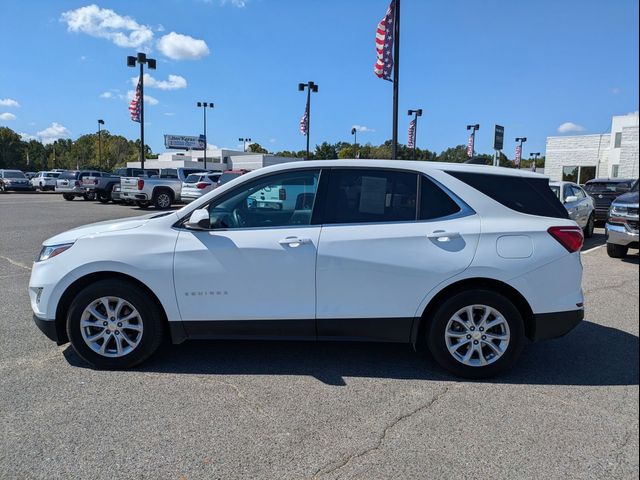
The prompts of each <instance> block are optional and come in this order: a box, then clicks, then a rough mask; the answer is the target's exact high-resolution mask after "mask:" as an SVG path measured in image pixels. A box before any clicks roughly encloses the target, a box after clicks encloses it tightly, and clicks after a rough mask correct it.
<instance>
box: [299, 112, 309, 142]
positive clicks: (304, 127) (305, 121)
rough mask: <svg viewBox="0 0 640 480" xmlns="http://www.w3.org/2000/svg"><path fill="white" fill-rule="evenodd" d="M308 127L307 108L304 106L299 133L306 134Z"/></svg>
mask: <svg viewBox="0 0 640 480" xmlns="http://www.w3.org/2000/svg"><path fill="white" fill-rule="evenodd" d="M308 128H309V110H307V108H306V107H305V109H304V115H302V118H301V119H300V133H301V134H302V135H306V134H307V130H308Z"/></svg>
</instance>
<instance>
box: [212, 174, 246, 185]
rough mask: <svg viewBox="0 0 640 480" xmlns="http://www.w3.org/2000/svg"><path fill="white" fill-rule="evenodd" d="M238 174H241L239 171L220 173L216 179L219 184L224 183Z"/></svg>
mask: <svg viewBox="0 0 640 480" xmlns="http://www.w3.org/2000/svg"><path fill="white" fill-rule="evenodd" d="M240 175H242V174H241V173H223V174H222V175H220V179H219V180H218V183H219V184H220V185H224V184H225V183H227V182H230V181H231V180H233V179H234V178H238V177H239V176H240Z"/></svg>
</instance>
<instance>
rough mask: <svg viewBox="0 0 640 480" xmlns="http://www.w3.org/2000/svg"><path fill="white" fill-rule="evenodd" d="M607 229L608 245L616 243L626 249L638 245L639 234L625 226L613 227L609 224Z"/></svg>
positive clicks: (606, 226)
mask: <svg viewBox="0 0 640 480" xmlns="http://www.w3.org/2000/svg"><path fill="white" fill-rule="evenodd" d="M605 228H606V232H607V243H614V244H616V245H623V246H625V247H626V246H631V245H634V244H635V245H637V244H638V238H639V235H638V232H634V231H631V230H629V229H628V228H627V227H625V226H623V225H611V224H610V223H607V224H606V225H605Z"/></svg>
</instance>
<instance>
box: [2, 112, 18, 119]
mask: <svg viewBox="0 0 640 480" xmlns="http://www.w3.org/2000/svg"><path fill="white" fill-rule="evenodd" d="M16 118H18V117H16V116H15V115H14V114H13V113H9V112H4V113H0V120H4V121H8V120H15V119H16Z"/></svg>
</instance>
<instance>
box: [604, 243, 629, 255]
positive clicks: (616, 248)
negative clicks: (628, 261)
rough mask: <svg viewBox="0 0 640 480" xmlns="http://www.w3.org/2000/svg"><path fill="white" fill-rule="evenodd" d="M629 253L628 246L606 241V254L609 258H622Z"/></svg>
mask: <svg viewBox="0 0 640 480" xmlns="http://www.w3.org/2000/svg"><path fill="white" fill-rule="evenodd" d="M627 253H629V247H625V246H624V245H618V244H616V243H607V254H608V255H609V256H610V257H611V258H624V257H626V256H627Z"/></svg>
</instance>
